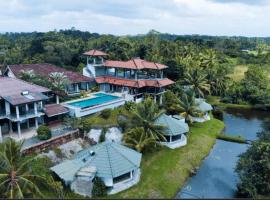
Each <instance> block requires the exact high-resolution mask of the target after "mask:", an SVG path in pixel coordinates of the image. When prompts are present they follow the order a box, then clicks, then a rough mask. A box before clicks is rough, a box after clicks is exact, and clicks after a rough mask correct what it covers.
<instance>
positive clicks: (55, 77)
mask: <svg viewBox="0 0 270 200" xmlns="http://www.w3.org/2000/svg"><path fill="white" fill-rule="evenodd" d="M19 78H20V79H22V80H24V81H27V82H30V83H34V84H36V85H40V86H43V87H46V88H49V89H51V90H53V91H55V92H57V93H59V94H65V89H66V87H67V85H68V84H69V79H68V78H67V76H66V75H65V74H64V73H62V72H52V73H50V74H49V76H48V77H47V76H41V75H39V74H35V73H34V72H33V70H28V71H21V72H20V74H19Z"/></svg>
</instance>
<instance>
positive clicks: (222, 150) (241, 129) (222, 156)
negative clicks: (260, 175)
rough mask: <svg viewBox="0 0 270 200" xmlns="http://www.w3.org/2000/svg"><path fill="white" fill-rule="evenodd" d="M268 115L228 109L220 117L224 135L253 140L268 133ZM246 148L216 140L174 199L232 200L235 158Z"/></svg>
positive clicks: (260, 112)
mask: <svg viewBox="0 0 270 200" xmlns="http://www.w3.org/2000/svg"><path fill="white" fill-rule="evenodd" d="M269 117H270V113H269V112H264V111H257V110H246V109H245V110H244V109H227V110H226V111H225V112H224V113H223V121H224V123H225V129H224V134H230V135H242V136H244V137H245V138H246V139H248V140H256V137H257V136H256V133H257V132H260V131H262V130H265V129H268V130H269V129H270V126H269V124H270V123H268V122H269V120H267V119H268V118H269ZM247 147H248V145H246V144H238V143H232V142H226V141H222V140H217V141H216V144H215V145H214V147H213V149H212V151H211V152H210V154H209V155H208V156H207V157H206V158H205V160H204V161H203V163H202V165H201V166H200V168H199V170H198V171H197V173H196V175H195V176H193V177H191V178H190V179H189V180H188V181H187V182H186V184H185V185H184V187H183V188H182V189H181V191H180V192H179V193H178V194H177V196H176V198H233V197H235V192H236V190H237V180H238V177H237V174H236V173H235V172H234V168H235V166H236V163H237V161H238V158H239V157H238V156H239V155H240V154H241V153H243V152H245V151H246V149H247Z"/></svg>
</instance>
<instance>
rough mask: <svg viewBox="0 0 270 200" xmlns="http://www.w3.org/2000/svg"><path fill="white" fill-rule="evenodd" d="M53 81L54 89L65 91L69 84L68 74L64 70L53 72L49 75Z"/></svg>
mask: <svg viewBox="0 0 270 200" xmlns="http://www.w3.org/2000/svg"><path fill="white" fill-rule="evenodd" d="M49 77H50V80H51V82H52V86H53V89H55V90H57V91H64V90H65V89H66V86H67V85H68V84H69V80H68V78H67V76H66V75H65V74H64V73H63V72H52V73H50V75H49Z"/></svg>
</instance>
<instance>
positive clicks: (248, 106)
mask: <svg viewBox="0 0 270 200" xmlns="http://www.w3.org/2000/svg"><path fill="white" fill-rule="evenodd" d="M207 102H208V103H210V104H211V105H212V106H217V107H218V108H220V109H226V108H236V109H255V110H270V105H260V104H257V105H251V104H233V103H223V102H221V101H220V97H218V96H208V97H207Z"/></svg>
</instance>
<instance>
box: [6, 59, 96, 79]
mask: <svg viewBox="0 0 270 200" xmlns="http://www.w3.org/2000/svg"><path fill="white" fill-rule="evenodd" d="M9 68H10V70H11V71H12V72H13V73H14V74H15V76H17V77H18V75H19V73H20V72H21V71H23V70H24V71H27V70H33V72H34V73H35V74H39V75H41V76H46V77H49V74H50V73H52V72H62V73H64V74H65V75H66V76H67V78H68V79H69V81H70V82H71V83H79V82H91V81H94V79H92V78H89V77H86V76H83V75H81V74H79V73H77V72H72V71H68V70H66V69H64V68H62V67H57V66H55V65H52V64H47V63H44V64H20V65H9Z"/></svg>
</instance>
